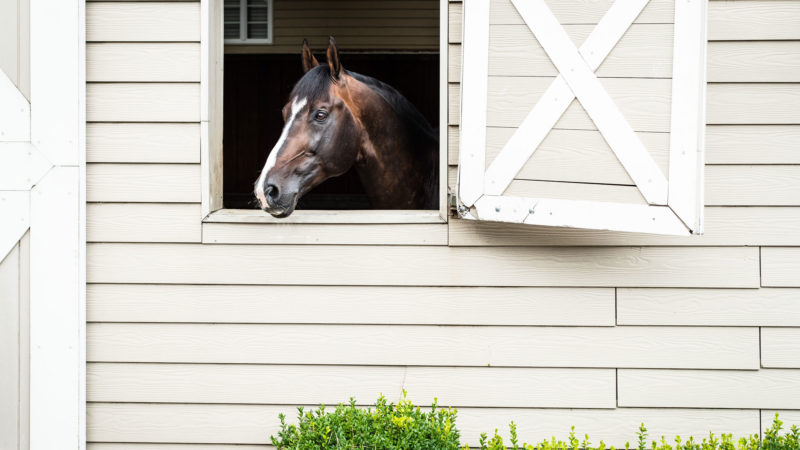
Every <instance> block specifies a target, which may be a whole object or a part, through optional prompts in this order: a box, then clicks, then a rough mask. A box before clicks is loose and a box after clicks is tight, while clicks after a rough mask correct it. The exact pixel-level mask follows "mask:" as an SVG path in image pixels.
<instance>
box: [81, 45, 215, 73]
mask: <svg viewBox="0 0 800 450" xmlns="http://www.w3.org/2000/svg"><path fill="white" fill-rule="evenodd" d="M86 81H90V82H92V81H113V82H132V81H141V82H155V81H163V82H167V81H170V82H174V81H183V82H187V81H195V82H199V81H200V45H199V44H197V43H114V42H103V43H90V44H87V45H86Z"/></svg>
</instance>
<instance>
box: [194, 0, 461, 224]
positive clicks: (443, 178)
mask: <svg viewBox="0 0 800 450" xmlns="http://www.w3.org/2000/svg"><path fill="white" fill-rule="evenodd" d="M448 5H449V2H448V0H439V80H438V83H439V124H440V126H439V210H438V211H437V210H363V211H361V210H359V211H353V210H300V211H295V212H294V213H292V215H291V216H289V217H287V218H283V219H276V218H274V217H272V216H270V215H269V214H267V213H265V212H263V211H259V210H256V209H223V204H222V106H223V99H222V91H223V83H222V80H223V61H224V38H223V36H224V10H223V0H201V2H200V11H201V37H200V48H201V67H200V70H201V77H200V133H201V134H200V147H201V151H200V162H201V174H202V176H201V189H202V195H201V204H202V207H201V216H202V221H203V222H213V223H281V224H287V223H303V224H314V223H319V224H348V223H350V224H405V223H446V222H447V220H448V204H447V199H448V195H447V149H448V136H447V106H448V103H447V100H448V99H447V69H448V66H447V61H448V59H447V55H448V53H447V52H448V39H447V37H448ZM299 60H300V44H299V43H298V64H299Z"/></svg>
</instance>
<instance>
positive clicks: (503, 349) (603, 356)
mask: <svg viewBox="0 0 800 450" xmlns="http://www.w3.org/2000/svg"><path fill="white" fill-rule="evenodd" d="M87 336H88V338H87V339H88V352H89V356H88V360H89V361H96V362H173V363H178V362H193V363H199V362H202V363H247V364H254V363H263V364H347V365H353V364H355V365H360V364H367V365H431V366H433V365H435V366H475V367H483V366H487V365H491V366H504V367H648V368H682V369H690V368H707V369H757V368H758V365H759V362H758V328H755V327H753V328H733V327H716V328H700V327H691V328H689V327H485V326H478V327H475V326H455V327H444V326H411V325H409V326H387V325H242V324H124V323H120V324H116V323H94V324H90V325H89V327H88V335H87ZM145 336H146V338H144V337H145ZM320 340H322V341H324V342H325V345H319V343H320Z"/></svg>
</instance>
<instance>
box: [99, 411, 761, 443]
mask: <svg viewBox="0 0 800 450" xmlns="http://www.w3.org/2000/svg"><path fill="white" fill-rule="evenodd" d="M426 400H428V401H426V403H429V402H430V401H432V399H426ZM281 412H283V413H285V414H286V415H287V421H293V420H294V419H295V417H296V409H295V408H294V406H290V405H284V406H271V405H180V404H124V403H92V404H90V405H89V415H90V418H91V419H92V420H91V421H90V425H89V427H90V428H89V438H90V441H98V442H112V441H117V442H119V441H123V442H162V443H168V442H185V443H195V442H197V443H203V442H219V443H237V444H263V443H266V442H267V440H268V439H269V437H268V436H269V435H270V434H275V433H276V432H277V430H278V425H279V422H278V419H277V417H278V413H281ZM758 416H759V413H758V411H753V410H709V409H643V408H617V409H594V410H592V409H528V408H525V409H522V408H459V410H458V427H459V430H460V431H461V432H462V436H463V438H464V441H463V442H466V443H469V444H470V445H476V444H477V443H478V438H479V435H480V433H481V432H486V431H487V430H490V431H491V430H494V429H495V428H498V429H500V430H503V434H504V436H507V435H508V434H507V433H508V431H507V430H508V423H509V422H510V421H511V420H514V421H515V422H516V423H518V424H519V428H518V429H519V431H520V438H521V439H525V440H527V441H529V442H530V441H538V440H540V439H542V438H543V436H552V435H555V436H557V437H558V438H559V439H563V440H566V438H567V435H568V433H569V430H570V427H571V426H573V425H574V426H575V427H576V432H577V434H578V435H582V434H583V433H589V435H590V436H591V437H592V439H593V441H592V442H593V443H595V444H596V443H597V442H599V440H600V439H603V440H604V442H606V443H607V444H608V445H618V446H620V447H622V446H624V445H625V442H626V441H632V440H634V438H635V435H634V432H635V430H636V429H637V428H638V427H639V424H640V423H641V422H643V421H644V422H646V423H647V424H648V425H647V427H648V430H649V431H650V432H651V436H661V435H662V434H663V435H665V436H670V437H672V436H674V435H677V434H680V435H681V436H683V437H686V436H688V435H694V436H703V435H706V434H707V433H708V430H709V429H713V430H726V431H731V432H733V433H735V435H737V436H744V435H748V434H752V433H758V428H759V417H758ZM94 445H100V444H94ZM103 445H108V444H103ZM191 447H192V448H196V447H195V445H192V446H191ZM95 448H99V447H95ZM126 448H132V449H135V450H174V448H175V446H166V447H160V446H158V447H150V446H146V445H142V446H140V445H132V446H131V447H126ZM200 448H204V447H200ZM221 448H222V449H225V447H224V446H222V447H221ZM245 448H247V449H248V450H249V447H245ZM258 448H261V447H258ZM108 449H113V450H120V449H119V448H115V447H108ZM104 450H106V448H104ZM215 450H216V447H215ZM225 450H228V449H225Z"/></svg>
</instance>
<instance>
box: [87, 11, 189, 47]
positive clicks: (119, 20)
mask: <svg viewBox="0 0 800 450" xmlns="http://www.w3.org/2000/svg"><path fill="white" fill-rule="evenodd" d="M86 41H87V42H200V2H122V3H120V2H90V3H87V4H86Z"/></svg>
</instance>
